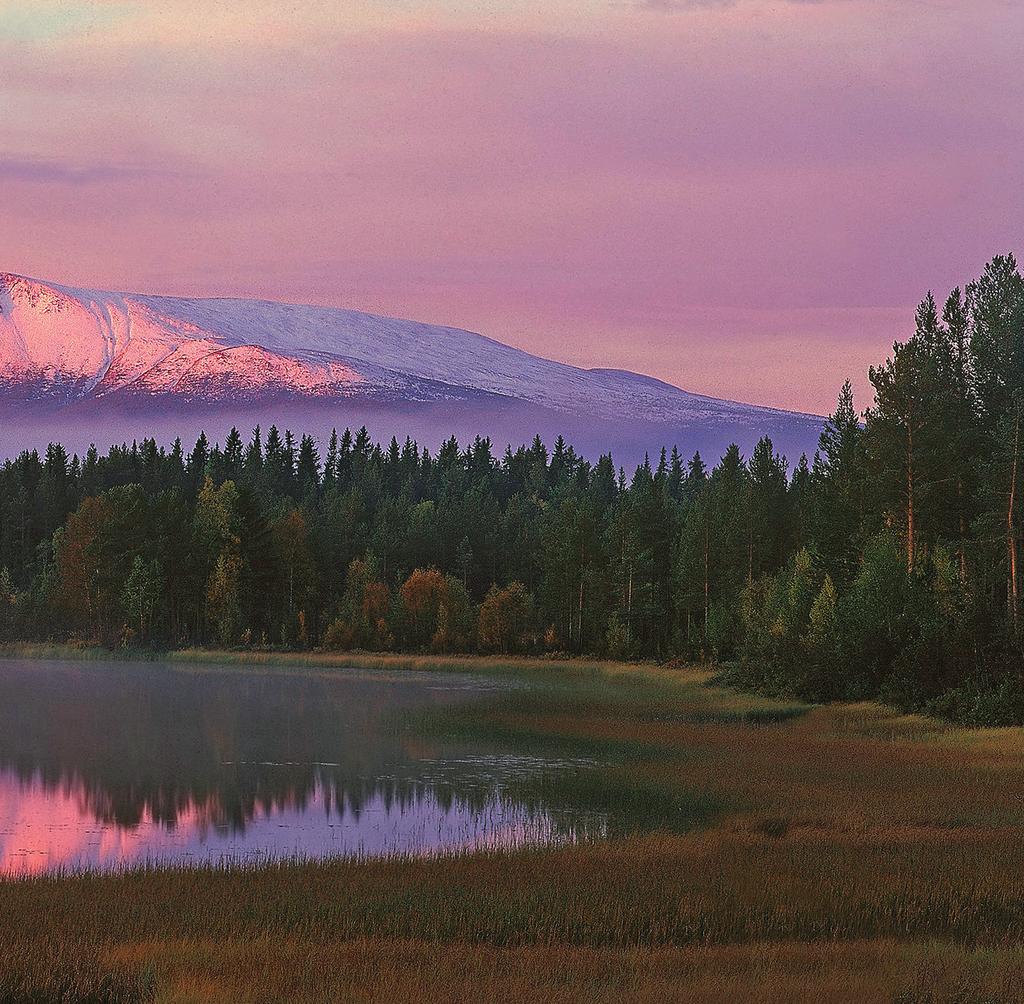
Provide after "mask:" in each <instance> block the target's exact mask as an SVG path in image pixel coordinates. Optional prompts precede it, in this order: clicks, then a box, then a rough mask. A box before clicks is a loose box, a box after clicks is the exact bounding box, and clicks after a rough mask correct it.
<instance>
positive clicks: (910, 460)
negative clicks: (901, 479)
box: [907, 422, 915, 572]
mask: <svg viewBox="0 0 1024 1004" xmlns="http://www.w3.org/2000/svg"><path fill="white" fill-rule="evenodd" d="M914 532H915V531H914V433H913V430H912V429H911V428H910V423H909V422H908V423H907V572H912V571H913V570H914Z"/></svg>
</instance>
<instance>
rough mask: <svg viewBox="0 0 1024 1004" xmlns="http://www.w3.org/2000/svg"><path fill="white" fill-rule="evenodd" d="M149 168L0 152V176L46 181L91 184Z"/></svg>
mask: <svg viewBox="0 0 1024 1004" xmlns="http://www.w3.org/2000/svg"><path fill="white" fill-rule="evenodd" d="M155 173H157V172H156V171H155V170H154V169H152V168H144V167H129V166H125V165H122V164H86V165H72V164H65V163H61V162H60V161H54V160H35V159H21V158H17V157H4V156H2V155H0V179H4V180H7V181H27V182H36V183H38V184H50V185H54V184H56V185H93V184H103V183H105V182H108V181H120V180H124V179H130V178H139V177H144V176H150V175H153V174H155Z"/></svg>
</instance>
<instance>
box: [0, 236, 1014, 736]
mask: <svg viewBox="0 0 1024 1004" xmlns="http://www.w3.org/2000/svg"><path fill="white" fill-rule="evenodd" d="M870 379H871V383H872V386H873V389H874V400H873V402H872V403H871V405H870V407H869V408H868V409H867V410H866V412H864V413H863V415H861V414H859V413H858V410H857V406H856V405H855V403H854V400H853V395H852V392H851V389H850V385H849V383H847V384H846V385H844V387H843V388H842V390H841V392H840V394H839V398H838V403H837V405H836V409H835V412H834V414H832V415H831V416H830V418H829V419H828V421H827V423H826V424H825V427H824V430H823V432H822V434H821V438H820V442H819V446H818V449H817V451H816V453H815V455H814V456H813V457H809V458H808V457H800V458H796V459H795V461H794V462H793V463H789V462H787V459H786V458H784V457H782V456H780V455H779V454H778V453H777V452H776V451H775V449H774V448H773V446H772V443H771V442H770V440H769V439H767V438H763V439H761V441H760V442H758V444H757V446H756V447H755V448H754V450H753V452H752V453H751V455H750V456H749V457H744V456H743V455H742V454H741V452H740V450H739V449H738V448H737V447H735V446H732V447H730V448H729V449H728V450H727V451H726V453H725V455H724V456H723V457H721V458H702V457H701V456H699V455H695V456H693V457H687V456H684V455H681V454H680V452H679V451H678V450H676V449H672V450H671V451H664V450H663V451H662V452H661V455H660V456H654V457H652V458H650V459H649V460H648V461H647V462H645V463H644V464H642V465H641V466H639V467H638V468H636V469H635V470H634V471H632V472H628V471H625V470H623V469H622V468H621V467H617V466H616V464H615V462H614V460H613V458H612V457H611V456H602V457H600V458H599V459H598V460H597V461H596V463H591V462H588V461H587V460H585V459H584V458H582V457H580V456H578V455H577V454H576V453H575V452H574V450H573V449H572V447H571V446H570V445H567V444H566V443H565V442H563V441H562V439H559V440H558V441H557V442H555V443H554V444H551V446H550V449H549V448H548V447H547V446H545V444H543V443H542V442H541V441H540V440H539V439H535V440H534V441H533V443H532V444H531V445H529V446H526V445H524V446H521V447H519V448H518V449H516V450H512V449H508V450H506V451H505V453H504V455H496V454H495V452H494V451H493V449H492V444H491V443H490V442H489V441H488V440H486V439H477V440H475V441H474V442H472V443H471V444H468V445H465V446H463V445H460V444H459V443H457V442H455V441H454V440H450V441H449V442H447V443H444V444H443V445H442V446H441V448H440V449H439V450H438V451H437V452H436V453H431V452H429V451H428V450H426V449H422V448H420V447H419V446H417V444H416V443H414V442H411V441H409V440H407V441H406V442H404V443H400V442H398V441H396V440H392V441H391V442H390V444H386V445H380V444H376V443H374V442H373V441H372V439H371V436H370V434H369V433H368V432H367V431H366V429H360V430H359V431H358V432H356V433H354V434H353V433H352V432H350V431H348V430H346V431H345V432H344V433H342V434H336V435H333V436H332V437H331V439H330V441H329V442H328V443H324V444H319V445H318V444H317V443H316V442H314V440H313V439H312V438H310V437H309V436H301V437H300V438H298V439H296V438H295V437H294V436H293V435H292V434H291V433H290V432H281V431H279V430H278V429H277V428H274V427H272V428H270V429H266V430H263V429H259V428H257V429H255V430H252V431H251V432H247V433H245V434H241V433H240V432H239V431H238V430H234V429H233V430H232V431H231V433H230V435H229V436H228V437H227V438H226V440H225V441H224V442H223V443H222V444H212V443H210V442H208V440H207V439H206V437H205V436H201V437H200V438H199V441H198V442H196V443H195V444H194V445H183V444H181V443H180V442H175V443H174V444H173V446H172V447H170V448H167V447H164V446H161V445H160V444H158V443H156V442H155V441H153V440H152V439H145V440H143V441H141V442H137V443H133V444H132V445H131V446H128V445H121V446H116V447H112V448H111V449H110V450H109V451H108V452H107V453H106V454H105V455H101V454H100V453H99V452H98V451H97V450H96V449H95V448H92V449H90V450H89V451H88V452H87V453H86V454H85V456H84V457H78V456H69V455H68V453H67V451H66V450H65V449H64V448H63V447H61V446H60V445H58V444H52V445H51V446H50V447H49V448H48V449H47V450H46V453H45V456H40V455H39V454H38V453H37V452H34V451H28V452H24V453H22V454H21V455H20V456H18V457H17V458H16V459H12V460H8V461H7V462H6V463H5V464H4V465H3V467H2V469H0V569H2V571H0V640H4V641H29V640H54V641H60V640H74V641H79V642H96V643H101V644H104V645H108V646H125V647H133V648H135V647H137V648H143V647H150V648H157V649H161V648H168V647H179V646H188V645H211V644H215V645H218V646H224V647H234V646H253V647H255V646H273V647H287V648H307V647H309V648H313V647H324V648H327V649H332V650H346V649H350V648H362V649H382V650H402V651H428V650H429V651H436V652H478V651H479V652H494V653H502V654H508V653H515V652H524V653H525V652H529V653H540V652H562V653H577V654H593V655H601V656H607V657H614V658H649V659H658V660H663V661H668V660H673V659H679V660H703V661H708V662H717V663H720V664H721V665H722V666H723V667H724V668H723V676H724V677H725V678H726V679H728V680H729V681H731V682H732V683H734V684H735V685H737V686H742V687H747V688H751V689H756V690H760V691H764V692H769V693H774V694H791V695H795V696H798V697H802V698H808V699H814V700H832V699H860V698H869V697H879V698H881V699H883V700H885V701H888V702H891V703H894V704H896V705H898V706H901V707H905V708H908V709H926V710H929V711H932V712H937V713H940V714H943V715H945V716H947V717H950V718H953V719H955V720H959V721H964V722H968V723H991V724H1005V723H1010V722H1022V721H1024V625H1022V623H1021V617H1022V612H1021V609H1020V608H1021V597H1020V592H1021V570H1020V568H1019V564H1020V561H1021V554H1020V547H1021V526H1022V519H1024V499H1022V493H1024V484H1022V481H1024V461H1022V458H1021V452H1022V446H1024V444H1022V442H1021V439H1022V432H1024V430H1022V428H1021V424H1022V409H1024V280H1022V278H1021V275H1020V273H1019V271H1018V268H1017V264H1016V262H1015V260H1014V258H1013V257H1012V256H1000V257H996V258H994V259H993V260H992V261H991V262H990V263H989V264H988V266H987V267H986V268H985V270H984V273H983V274H982V276H981V277H980V278H978V279H977V280H976V281H974V282H971V283H970V284H969V285H967V286H966V287H965V288H963V289H956V290H954V291H953V292H952V293H951V294H950V295H949V296H948V297H947V298H946V299H945V300H944V301H942V302H940V301H938V300H936V299H935V298H934V297H933V296H932V295H931V294H929V295H928V296H927V297H926V298H925V300H924V301H923V302H922V303H921V305H920V306H919V308H918V310H917V314H916V318H915V319H914V324H913V328H912V329H908V337H907V338H906V340H905V341H901V342H897V343H896V344H895V345H894V346H893V352H892V355H891V357H890V358H889V359H887V360H886V361H885V362H884V363H883V364H881V365H879V366H877V367H874V368H872V369H871V370H870Z"/></svg>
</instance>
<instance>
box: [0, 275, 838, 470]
mask: <svg viewBox="0 0 1024 1004" xmlns="http://www.w3.org/2000/svg"><path fill="white" fill-rule="evenodd" d="M15 402H18V406H17V410H12V409H14V408H15ZM0 407H2V408H3V412H4V418H5V419H6V421H5V425H10V424H14V425H18V424H19V421H18V420H19V419H24V420H26V421H28V420H31V421H33V422H34V423H35V427H36V428H37V429H38V430H39V431H45V426H46V422H47V421H48V420H51V421H52V422H53V423H54V436H56V433H57V430H58V428H59V427H58V425H57V424H56V423H57V422H58V421H59V420H58V418H57V416H58V414H60V413H61V412H67V411H69V410H70V413H71V414H73V415H75V416H81V420H82V422H83V423H84V428H83V429H82V432H83V433H88V432H89V430H91V429H92V428H94V427H96V428H98V429H99V428H104V427H105V426H106V425H111V426H112V431H113V430H114V429H116V428H117V420H118V419H120V420H122V424H123V422H125V421H127V420H128V418H129V417H131V419H132V427H131V428H130V429H129V428H122V430H121V432H120V433H119V434H118V438H125V436H135V435H138V434H144V433H146V432H148V431H149V429H148V427H147V426H146V425H145V421H144V420H145V418H146V417H147V416H149V417H151V418H153V419H157V418H159V417H161V416H163V417H168V418H170V417H173V416H175V415H177V416H184V415H191V416H193V417H196V418H197V419H198V418H199V417H203V418H207V419H210V420H211V422H213V423H214V427H215V422H216V416H217V414H218V413H219V412H222V413H223V415H222V417H223V418H224V419H226V418H227V416H228V413H229V411H231V410H232V409H233V410H234V411H236V412H239V414H243V415H245V416H247V417H248V418H250V419H253V418H255V419H256V420H259V418H260V416H261V414H265V417H266V420H268V421H269V420H272V419H273V416H274V415H275V414H277V413H280V414H282V415H290V416H295V417H296V420H299V419H305V420H307V421H308V422H309V423H310V427H311V428H313V429H314V431H316V430H322V429H324V428H326V427H327V426H326V424H325V423H326V422H327V421H328V420H329V419H331V418H332V416H333V417H335V418H337V422H336V423H335V424H340V422H341V420H342V416H344V420H345V421H356V422H359V424H361V422H360V421H359V417H360V415H365V416H366V420H367V421H368V422H370V421H372V420H374V419H376V420H377V421H378V423H379V424H381V425H383V426H385V427H381V428H377V429H374V431H376V432H378V434H381V435H385V434H390V431H391V429H389V428H386V426H388V425H390V424H393V423H396V422H397V421H398V420H399V418H404V419H405V421H406V422H409V421H413V424H414V425H415V424H416V421H415V420H417V419H420V420H423V421H424V422H425V423H426V426H425V427H424V428H423V429H422V430H421V434H422V435H424V437H425V438H426V439H430V438H440V437H442V436H447V435H449V434H452V433H455V434H457V435H467V434H472V433H476V432H480V433H482V434H490V435H492V437H494V438H496V439H498V440H504V439H507V440H510V441H514V442H519V441H522V440H524V439H528V438H530V437H532V435H533V434H534V432H535V431H541V432H544V431H545V430H547V431H549V433H550V434H554V433H555V432H556V431H557V430H559V429H563V428H564V431H565V434H566V436H567V438H570V437H573V438H574V440H575V441H576V442H577V445H578V446H579V447H580V448H583V449H586V450H588V452H595V451H596V450H602V449H605V448H609V447H616V446H617V447H618V448H619V451H620V452H622V450H623V449H625V450H626V451H627V452H628V453H629V454H630V457H623V459H632V458H633V456H635V455H637V454H639V453H641V452H642V451H645V450H655V449H657V448H659V447H660V446H661V445H664V444H669V445H671V444H674V443H675V444H678V445H679V446H680V448H683V449H687V450H688V451H689V452H692V450H693V449H698V448H700V449H703V450H705V451H707V450H712V451H713V450H717V449H720V448H723V447H724V445H726V444H727V442H728V441H730V440H736V441H737V442H739V443H740V445H741V446H743V447H745V448H747V449H749V447H750V446H751V445H752V443H753V441H754V440H755V439H756V438H757V436H758V435H760V434H762V433H768V434H770V435H773V436H774V437H775V438H776V439H777V440H778V442H777V445H778V446H780V447H781V448H784V449H787V450H790V452H794V453H795V452H796V450H795V449H794V447H796V448H798V449H799V450H805V449H812V448H813V445H814V441H815V439H816V437H817V433H818V430H819V429H820V424H821V422H820V419H817V418H815V417H813V416H808V415H798V414H794V413H790V412H784V411H777V410H774V409H768V408H759V407H754V406H751V405H745V404H739V403H736V402H731V401H721V400H717V399H715V398H709V397H704V396H701V395H697V394H692V393H689V392H687V391H683V390H680V389H679V388H677V387H673V386H672V385H670V384H667V383H664V382H662V381H660V380H655V379H653V378H651V377H645V376H641V375H638V374H635V373H629V372H626V371H622V370H612V369H594V370H584V369H580V368H577V367H574V366H569V365H566V364H564V363H558V362H554V361H552V360H548V359H543V358H540V357H538V356H534V355H531V354H530V353H528V352H524V351H522V350H520V349H516V348H513V347H511V346H508V345H504V344H502V343H501V342H496V341H494V340H492V339H490V338H487V337H485V336H483V335H478V334H474V333H472V332H469V331H462V330H459V329H457V328H448V327H441V326H437V325H429V324H422V323H419V322H415V321H405V320H398V319H394V318H387V317H378V316H375V315H372V314H366V313H361V312H359V311H354V310H342V309H336V308H327V307H309V306H300V305H295V304H285V303H275V302H267V301H259V300H233V299H182V298H178V297H165V296H144V295H136V294H127V293H111V292H103V291H98V290H85V289H75V288H72V287H69V286H63V285H59V284H56V283H50V282H41V281H39V280H35V279H30V278H27V277H24V276H18V275H13V274H9V273H2V274H0ZM470 421H472V422H476V423H478V425H477V427H476V428H473V427H471V426H470V425H469V424H468V423H469V422H470ZM560 423H561V424H560ZM435 426H436V429H435V428H434V427H435ZM394 431H397V432H399V433H401V432H404V431H405V430H403V429H401V428H400V427H396V428H395V430H394ZM99 434H100V433H99V432H98V433H97V435H99ZM600 435H603V436H605V442H603V443H602V442H600V441H599V440H598V438H597V437H598V436H600ZM580 437H582V439H581V438H580Z"/></svg>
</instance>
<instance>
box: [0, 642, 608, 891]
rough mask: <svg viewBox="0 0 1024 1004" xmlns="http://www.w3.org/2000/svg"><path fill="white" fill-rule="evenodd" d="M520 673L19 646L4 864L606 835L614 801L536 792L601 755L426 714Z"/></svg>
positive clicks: (71, 866) (233, 857)
mask: <svg viewBox="0 0 1024 1004" xmlns="http://www.w3.org/2000/svg"><path fill="white" fill-rule="evenodd" d="M517 685H519V686H522V684H521V683H520V684H517ZM511 686H513V684H511V683H505V682H503V681H497V680H493V679H490V678H487V677H483V676H476V675H471V674H464V673H458V674H456V673H452V674H439V673H416V672H404V671H402V672H393V673H386V672H381V673H377V672H364V671H361V670H351V671H341V672H331V673H329V674H324V675H311V674H308V675H303V674H285V673H280V674H274V673H260V672H258V671H253V672H248V671H237V670H233V669H227V668H221V669H218V668H217V667H216V666H202V667H195V666H188V667H184V666H181V665H170V664H160V663H150V662H145V663H137V664H135V663H126V662H111V663H102V662H87V663H86V662H83V663H72V662H48V661H25V660H0V874H4V875H7V876H24V875H31V874H40V873H48V872H55V871H62V870H102V871H112V870H118V869H123V868H131V867H144V866H146V865H185V864H200V863H212V864H227V863H232V862H257V861H263V860H270V859H280V858H294V857H298V858H317V859H320V858H327V857H335V856H345V855H363V856H381V855H389V854H428V853H435V852H445V851H447V852H454V851H459V850H472V849H479V848H485V847H494V848H514V847H521V846H527V845H553V844H563V843H569V842H574V841H576V840H579V839H583V838H587V837H593V836H601V835H602V834H603V833H604V832H605V829H606V825H607V818H606V816H605V815H604V814H602V813H601V812H600V811H592V810H589V809H586V808H585V807H579V806H573V805H571V804H567V803H566V802H565V800H561V801H560V800H559V799H557V798H555V799H553V800H547V801H545V799H544V798H537V797H524V796H523V795H522V791H523V790H524V781H531V780H532V781H533V782H536V783H534V784H533V785H532V789H533V790H538V791H544V792H552V791H557V790H558V788H559V783H560V781H561V780H564V781H565V782H566V787H567V788H571V787H572V783H573V782H574V780H576V781H578V780H579V778H580V776H581V775H586V774H588V773H592V772H593V771H594V770H595V769H596V767H597V766H598V764H597V763H596V762H594V761H592V760H588V759H586V758H583V757H572V756H564V757H553V756H538V755H528V754H526V753H523V752H522V751H518V752H517V751H513V750H509V749H502V748H496V747H495V748H487V747H486V746H480V745H476V746H473V745H467V744H465V743H456V742H448V741H445V740H443V739H436V738H429V737H428V732H429V731H431V730H426V731H425V730H423V729H422V728H421V727H419V725H420V724H421V723H422V720H423V718H424V715H429V714H431V713H434V712H444V711H445V710H446V709H450V708H455V707H457V706H459V705H463V704H465V703H466V702H471V701H484V700H488V699H493V698H494V697H495V695H496V692H497V694H498V695H499V696H500V693H501V691H502V690H503V689H504V688H507V687H511ZM433 731H436V730H433ZM442 734H443V733H442ZM585 786H586V785H584V787H585ZM530 787H531V786H530V785H529V784H528V785H526V788H527V789H530Z"/></svg>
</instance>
